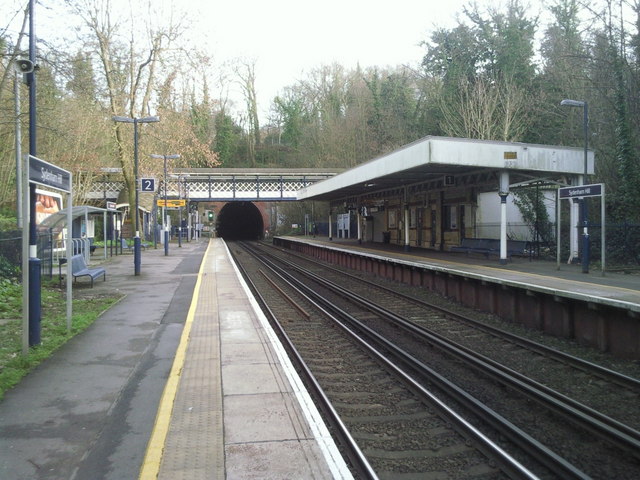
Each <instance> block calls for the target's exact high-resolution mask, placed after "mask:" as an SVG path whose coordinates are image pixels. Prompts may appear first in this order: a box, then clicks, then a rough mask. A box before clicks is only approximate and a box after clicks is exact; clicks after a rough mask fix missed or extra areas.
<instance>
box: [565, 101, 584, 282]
mask: <svg viewBox="0 0 640 480" xmlns="http://www.w3.org/2000/svg"><path fill="white" fill-rule="evenodd" d="M560 105H562V106H563V107H578V108H582V110H583V113H584V117H583V119H582V127H583V129H584V176H583V177H582V184H583V185H586V184H587V175H588V171H587V168H588V164H587V163H588V162H587V158H588V150H589V106H588V105H587V102H583V101H581V100H569V99H564V100H562V101H561V102H560ZM589 253H590V245H589V211H588V209H587V199H586V198H583V199H582V273H589Z"/></svg>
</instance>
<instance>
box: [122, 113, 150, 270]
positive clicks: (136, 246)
mask: <svg viewBox="0 0 640 480" xmlns="http://www.w3.org/2000/svg"><path fill="white" fill-rule="evenodd" d="M112 118H113V120H114V121H115V122H122V123H133V165H134V167H133V169H134V173H133V176H134V182H135V189H136V206H135V216H136V235H135V237H133V271H134V274H135V275H140V264H141V263H142V262H141V260H142V259H141V256H142V251H141V245H140V211H139V204H140V200H139V195H138V190H139V186H138V124H139V123H154V122H159V121H160V117H143V118H137V117H133V118H130V117H120V116H117V115H114V116H113V117H112Z"/></svg>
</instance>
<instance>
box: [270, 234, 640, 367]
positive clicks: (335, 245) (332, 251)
mask: <svg viewBox="0 0 640 480" xmlns="http://www.w3.org/2000/svg"><path fill="white" fill-rule="evenodd" d="M274 243H275V244H276V245H279V246H283V247H286V248H291V249H293V250H297V251H301V252H304V253H305V254H309V255H313V256H316V257H318V258H321V259H323V260H327V261H330V262H332V263H337V264H340V265H342V266H347V267H350V268H353V269H357V270H364V271H368V272H370V273H373V274H376V275H379V276H381V277H385V278H390V279H394V280H397V281H401V282H404V283H409V284H412V285H417V286H422V287H425V288H428V289H430V290H434V291H436V292H438V293H440V294H442V295H445V296H447V297H450V298H453V299H455V300H457V301H459V302H460V303H463V304H465V305H467V306H470V307H472V308H476V309H478V310H482V311H487V312H490V313H495V314H497V315H499V316H500V317H502V318H504V319H506V320H511V321H514V322H518V323H521V324H523V325H525V326H527V327H531V328H534V329H539V330H542V331H545V332H547V333H550V334H552V335H556V336H562V337H566V338H575V339H576V340H578V342H580V343H582V344H584V345H589V346H593V347H595V348H598V349H600V350H601V351H608V352H612V353H614V354H616V355H619V356H621V357H625V358H635V359H640V274H628V275H627V274H624V273H615V272H605V274H604V275H602V273H601V272H600V271H597V270H592V271H591V272H590V273H588V274H585V273H582V271H581V266H580V265H566V264H562V265H560V268H559V269H558V266H557V264H556V262H549V261H540V260H531V259H529V258H523V257H513V258H512V259H511V261H510V262H509V263H507V264H506V265H501V264H500V263H499V261H498V260H497V259H496V258H495V257H489V258H485V257H484V256H482V255H473V254H471V255H466V254H464V253H453V252H440V251H434V250H429V249H422V248H415V247H414V248H411V249H410V251H408V252H406V251H404V249H403V246H402V245H393V244H380V243H366V242H363V243H359V242H358V241H357V240H352V239H335V238H334V239H333V240H329V239H328V238H325V237H316V238H313V237H310V236H309V237H275V238H274Z"/></svg>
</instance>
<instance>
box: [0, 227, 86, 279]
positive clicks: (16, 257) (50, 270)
mask: <svg viewBox="0 0 640 480" xmlns="http://www.w3.org/2000/svg"><path fill="white" fill-rule="evenodd" d="M71 241H72V249H73V254H74V255H75V254H82V255H84V256H85V260H86V261H87V263H88V262H89V255H90V250H91V242H90V240H89V239H88V238H73V239H71ZM37 247H38V258H39V259H40V262H41V263H40V271H41V273H42V275H43V276H47V277H49V278H51V277H52V276H53V274H54V273H57V271H58V270H57V269H58V266H59V265H60V259H61V258H66V256H67V252H66V242H65V240H64V239H62V238H60V237H59V234H58V233H56V232H53V231H46V232H38V234H37ZM21 269H22V230H11V231H5V232H0V278H18V277H19V276H20V275H19V274H20V271H21Z"/></svg>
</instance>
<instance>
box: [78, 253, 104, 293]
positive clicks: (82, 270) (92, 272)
mask: <svg viewBox="0 0 640 480" xmlns="http://www.w3.org/2000/svg"><path fill="white" fill-rule="evenodd" d="M71 275H73V281H74V282H75V281H76V279H77V278H79V277H91V287H92V288H93V281H94V280H95V279H96V278H100V276H102V277H104V281H105V282H106V281H107V271H106V270H105V269H104V268H102V267H96V268H89V267H87V263H86V262H85V261H84V256H83V255H74V256H72V257H71Z"/></svg>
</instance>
